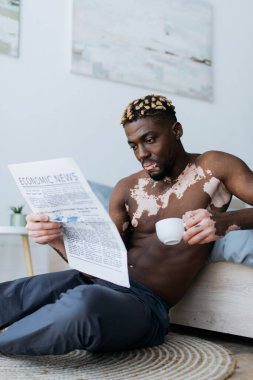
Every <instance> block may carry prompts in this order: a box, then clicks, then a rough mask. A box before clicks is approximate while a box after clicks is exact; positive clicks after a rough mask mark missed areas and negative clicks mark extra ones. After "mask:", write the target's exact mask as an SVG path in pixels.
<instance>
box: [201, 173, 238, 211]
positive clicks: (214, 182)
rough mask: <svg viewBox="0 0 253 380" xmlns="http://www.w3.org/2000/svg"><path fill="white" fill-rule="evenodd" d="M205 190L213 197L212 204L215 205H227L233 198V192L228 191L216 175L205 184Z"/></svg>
mask: <svg viewBox="0 0 253 380" xmlns="http://www.w3.org/2000/svg"><path fill="white" fill-rule="evenodd" d="M204 191H205V192H206V193H207V194H208V195H209V196H210V198H211V199H212V201H211V205H213V206H215V207H222V206H224V205H226V204H227V203H228V202H229V200H230V198H231V194H230V193H229V192H228V191H227V189H226V187H225V186H224V185H223V183H222V182H221V181H220V180H218V179H217V178H215V177H212V178H211V179H210V181H208V182H206V183H205V184H204Z"/></svg>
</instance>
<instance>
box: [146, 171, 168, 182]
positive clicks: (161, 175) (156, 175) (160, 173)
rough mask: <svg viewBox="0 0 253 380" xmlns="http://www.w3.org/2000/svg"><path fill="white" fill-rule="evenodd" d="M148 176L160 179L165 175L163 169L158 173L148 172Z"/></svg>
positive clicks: (155, 179) (156, 179)
mask: <svg viewBox="0 0 253 380" xmlns="http://www.w3.org/2000/svg"><path fill="white" fill-rule="evenodd" d="M148 174H149V176H150V177H151V178H152V179H153V180H154V181H161V180H163V179H164V178H165V177H166V173H165V171H164V170H163V171H161V172H159V173H148Z"/></svg>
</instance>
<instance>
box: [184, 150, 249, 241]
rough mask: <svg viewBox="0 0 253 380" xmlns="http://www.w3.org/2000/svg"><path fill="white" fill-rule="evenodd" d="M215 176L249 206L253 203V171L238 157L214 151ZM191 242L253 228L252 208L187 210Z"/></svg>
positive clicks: (207, 239)
mask: <svg viewBox="0 0 253 380" xmlns="http://www.w3.org/2000/svg"><path fill="white" fill-rule="evenodd" d="M213 160H214V164H213V169H212V172H213V175H214V176H215V177H216V178H218V179H219V180H220V181H221V182H222V183H223V184H224V185H225V186H226V188H227V190H228V191H229V192H230V193H231V194H232V195H235V196H236V197H237V198H239V199H241V200H242V201H244V202H245V203H247V204H249V205H253V173H252V171H251V170H250V169H249V167H248V166H247V165H246V164H245V163H244V162H243V161H242V160H240V159H239V158H237V157H235V156H233V155H230V154H227V153H222V152H214V157H213ZM183 218H184V222H185V226H186V232H185V235H184V240H185V241H186V242H187V243H188V244H205V243H209V242H211V241H215V240H217V239H219V238H221V237H222V236H224V235H226V234H227V233H228V232H230V231H233V230H238V229H253V208H247V209H242V210H236V211H229V212H226V213H225V212H219V211H214V210H211V211H207V210H203V209H200V210H194V211H189V212H187V213H185V215H184V217H183Z"/></svg>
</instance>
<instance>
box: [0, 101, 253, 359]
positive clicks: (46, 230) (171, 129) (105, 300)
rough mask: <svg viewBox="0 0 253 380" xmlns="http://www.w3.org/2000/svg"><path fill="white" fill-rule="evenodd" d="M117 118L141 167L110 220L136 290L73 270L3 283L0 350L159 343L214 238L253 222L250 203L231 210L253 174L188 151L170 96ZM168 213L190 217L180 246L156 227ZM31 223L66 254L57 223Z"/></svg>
mask: <svg viewBox="0 0 253 380" xmlns="http://www.w3.org/2000/svg"><path fill="white" fill-rule="evenodd" d="M121 122H122V125H123V127H124V130H125V134H126V137H127V141H128V144H129V146H130V147H131V148H132V149H133V152H134V154H135V156H136V158H137V160H138V161H140V163H141V165H142V167H143V170H141V171H140V172H138V173H135V174H133V175H130V176H129V177H127V178H124V179H122V180H121V181H119V182H118V184H117V185H116V187H115V189H114V190H113V193H112V196H111V201H110V215H111V218H112V220H113V221H114V223H115V224H116V226H117V228H118V230H119V232H120V234H121V236H122V239H123V241H124V242H125V245H126V247H127V250H128V265H129V275H130V279H131V288H130V289H129V290H128V289H126V288H122V287H119V286H117V285H114V284H110V283H107V282H105V281H102V280H98V279H94V278H90V277H89V276H87V275H84V274H80V273H78V272H77V271H74V270H70V271H66V272H60V273H58V274H55V273H53V274H52V273H51V274H46V275H42V276H35V277H33V278H32V279H30V280H28V279H23V280H19V282H18V281H14V282H10V283H8V284H7V285H6V284H3V285H0V291H1V289H2V292H3V293H5V294H7V295H6V297H2V296H1V297H0V304H1V302H3V306H1V305H0V306H1V310H4V309H6V308H7V309H8V307H9V311H8V312H6V313H3V314H4V318H2V316H0V326H2V327H4V326H5V325H10V324H11V326H10V327H9V328H8V329H7V330H5V331H4V332H3V333H2V334H0V352H1V351H2V352H9V353H23V354H32V355H36V354H51V353H53V354H62V353H66V352H68V351H70V350H73V349H75V348H86V349H88V350H90V351H97V352H99V351H109V350H115V349H128V348H132V347H141V346H148V345H150V346H152V345H155V344H160V343H162V342H163V338H164V335H165V334H166V333H167V331H168V324H169V321H168V319H167V314H168V309H169V307H171V306H173V305H175V304H176V303H177V302H178V301H179V300H180V299H181V298H182V296H183V295H184V293H185V291H186V290H187V288H188V287H189V285H190V283H191V281H192V279H193V278H194V276H195V275H196V274H197V273H198V272H199V270H200V269H201V267H202V266H203V264H204V262H205V260H206V258H207V256H208V254H209V253H210V251H211V249H212V246H213V242H214V241H215V240H217V239H219V238H221V237H222V236H224V235H225V234H226V233H228V232H229V231H233V230H237V229H250V228H253V209H244V210H240V211H233V212H226V213H225V211H226V210H227V208H228V206H229V203H230V201H231V197H232V195H236V196H237V197H238V198H240V199H241V200H243V201H244V202H246V203H248V204H251V205H253V191H252V189H253V174H252V172H251V170H250V169H249V168H248V167H247V165H246V164H245V163H244V162H243V161H241V160H240V159H238V158H237V157H235V156H232V155H230V154H226V153H223V152H217V151H209V152H206V153H204V154H191V153H187V152H186V151H185V150H184V147H183V145H182V143H181V137H182V134H183V130H182V126H181V124H180V123H179V122H178V121H177V119H176V115H175V109H174V106H173V105H172V103H171V101H170V100H168V99H166V98H165V97H163V96H157V95H148V96H146V97H144V98H141V99H137V100H135V101H133V102H132V103H130V104H129V105H128V107H127V108H126V110H125V112H124V114H123V116H122V120H121ZM168 217H179V218H183V220H184V224H185V233H184V237H183V241H182V242H181V243H179V244H178V245H174V246H167V245H164V244H162V243H161V242H160V241H159V240H158V238H157V236H156V232H155V223H156V222H157V221H158V220H160V219H163V218H168ZM27 222H28V223H27V229H28V231H29V235H30V236H31V238H32V239H33V240H34V241H35V242H37V243H40V244H50V245H51V246H52V247H53V248H54V249H55V250H56V251H57V252H58V253H59V254H60V255H61V256H63V257H64V258H65V259H66V252H65V248H64V244H63V240H62V233H61V227H60V226H59V224H58V223H52V222H48V217H47V216H45V215H44V216H41V215H33V214H31V215H29V216H28V217H27ZM31 284H32V285H31ZM29 285H30V286H29ZM91 285H93V286H91ZM1 286H2V288H1ZM21 289H22V292H23V293H22V294H21ZM24 289H25V290H24ZM27 289H29V291H28V290H27ZM52 293H53V294H52ZM60 294H61V295H60ZM7 297H9V299H8V300H7ZM36 297H37V298H36ZM2 298H3V301H2ZM30 298H31V299H30ZM20 299H22V307H21V308H20V306H19V305H20ZM10 300H11V301H10ZM7 301H8V302H9V303H8V302H7ZM87 304H88V305H89V307H88V309H87ZM11 306H12V310H10V308H11ZM1 318H2V320H1ZM48 319H49V320H50V322H48ZM24 329H25V332H22V331H23V330H24ZM46 341H49V342H50V344H49V343H46ZM23 347H25V348H23Z"/></svg>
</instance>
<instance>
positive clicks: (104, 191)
mask: <svg viewBox="0 0 253 380" xmlns="http://www.w3.org/2000/svg"><path fill="white" fill-rule="evenodd" d="M88 182H89V185H90V187H91V189H92V191H93V192H94V193H95V194H96V196H97V197H98V199H99V200H100V202H101V203H102V205H103V206H104V208H105V209H106V210H107V211H108V210H109V200H110V196H111V193H112V187H110V186H106V185H101V184H100V183H97V182H93V181H88Z"/></svg>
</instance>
